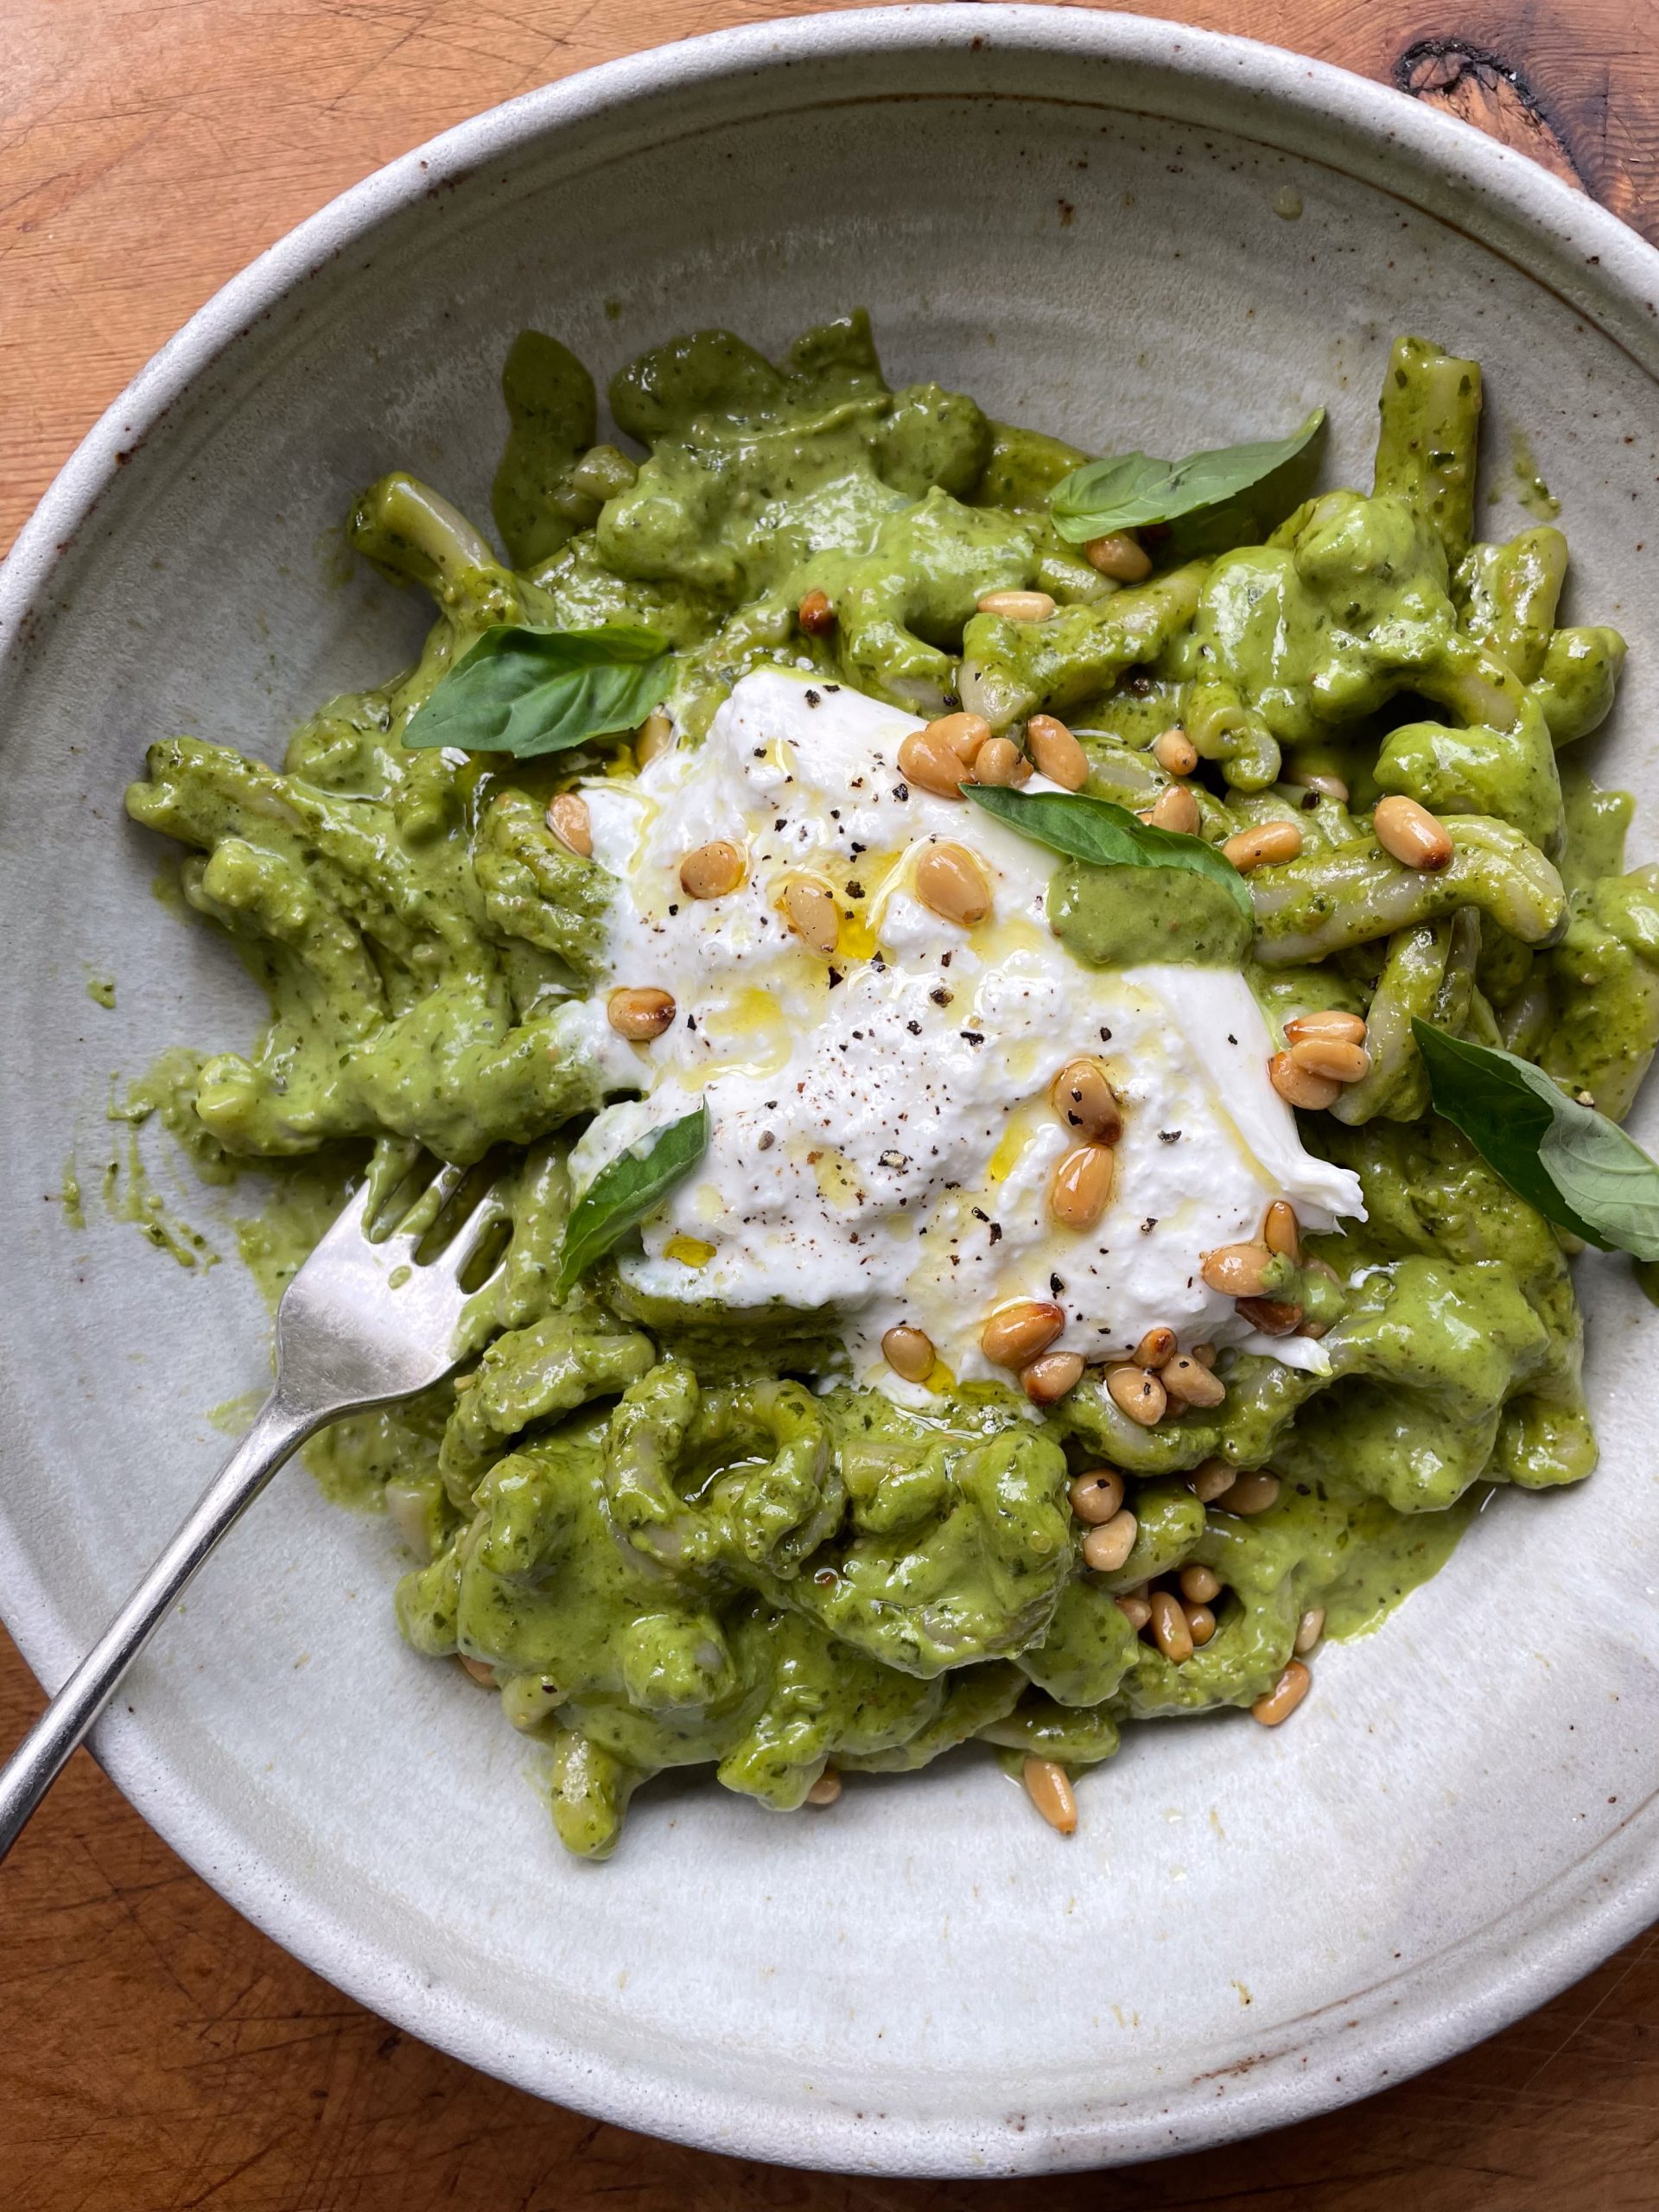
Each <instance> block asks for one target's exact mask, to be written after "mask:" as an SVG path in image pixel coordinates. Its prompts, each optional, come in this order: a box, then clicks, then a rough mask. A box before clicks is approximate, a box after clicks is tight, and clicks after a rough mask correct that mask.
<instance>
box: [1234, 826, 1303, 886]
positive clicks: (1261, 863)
mask: <svg viewBox="0 0 1659 2212" xmlns="http://www.w3.org/2000/svg"><path fill="white" fill-rule="evenodd" d="M1301 849H1302V832H1301V828H1300V824H1299V823H1294V822H1258V823H1256V825H1255V829H1241V830H1240V831H1239V832H1238V835H1237V836H1236V837H1229V838H1228V840H1227V842H1225V844H1224V845H1223V847H1222V852H1223V854H1224V855H1225V857H1226V858H1227V859H1228V860H1230V861H1231V862H1232V864H1233V866H1234V867H1235V868H1242V869H1243V870H1244V871H1245V872H1246V873H1247V874H1248V873H1249V870H1250V869H1251V868H1272V867H1273V866H1274V865H1275V864H1276V863H1277V862H1278V861H1294V859H1295V857H1296V855H1297V854H1298V853H1300V851H1301Z"/></svg>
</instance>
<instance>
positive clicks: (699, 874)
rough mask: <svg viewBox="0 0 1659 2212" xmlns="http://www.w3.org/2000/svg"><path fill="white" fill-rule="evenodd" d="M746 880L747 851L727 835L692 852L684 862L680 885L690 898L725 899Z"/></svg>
mask: <svg viewBox="0 0 1659 2212" xmlns="http://www.w3.org/2000/svg"><path fill="white" fill-rule="evenodd" d="M742 880H743V855H742V854H741V852H740V851H739V850H738V849H737V847H736V846H735V845H733V844H729V843H728V842H727V840H726V839H725V838H724V837H714V838H711V839H710V840H709V842H708V844H706V845H699V846H697V847H696V849H695V850H694V851H691V852H689V853H688V854H687V855H686V856H685V858H684V859H683V861H681V862H680V888H681V890H682V891H683V892H684V893H685V895H686V897H687V898H688V899H723V898H725V896H726V895H727V893H728V892H731V891H735V890H736V888H737V887H738V885H739V884H740V883H741V882H742Z"/></svg>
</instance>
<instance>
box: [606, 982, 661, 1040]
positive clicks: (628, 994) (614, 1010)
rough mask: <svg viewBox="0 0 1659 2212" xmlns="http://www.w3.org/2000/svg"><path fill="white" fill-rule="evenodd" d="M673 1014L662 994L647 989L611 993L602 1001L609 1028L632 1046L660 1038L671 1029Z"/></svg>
mask: <svg viewBox="0 0 1659 2212" xmlns="http://www.w3.org/2000/svg"><path fill="white" fill-rule="evenodd" d="M676 1012H677V1008H676V1007H675V1004H674V1001H673V1000H672V999H671V997H670V996H669V995H668V993H667V992H666V991H658V990H654V989H652V988H649V987H646V988H641V989H623V990H620V991H613V992H612V993H611V995H610V996H609V998H608V999H607V1000H606V1001H605V1017H606V1020H607V1021H608V1022H609V1023H610V1025H611V1027H612V1028H613V1029H614V1030H615V1032H616V1033H617V1035H618V1036H619V1037H630V1038H632V1040H633V1042H634V1043H635V1044H636V1045H643V1044H645V1042H646V1041H647V1039H650V1038H652V1037H660V1036H661V1035H662V1033H663V1032H664V1029H667V1028H670V1027H671V1026H672V1024H673V1020H674V1016H675V1014H676Z"/></svg>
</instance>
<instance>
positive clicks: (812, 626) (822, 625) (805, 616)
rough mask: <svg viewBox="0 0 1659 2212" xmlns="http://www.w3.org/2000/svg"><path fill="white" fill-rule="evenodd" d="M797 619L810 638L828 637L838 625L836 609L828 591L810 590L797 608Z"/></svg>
mask: <svg viewBox="0 0 1659 2212" xmlns="http://www.w3.org/2000/svg"><path fill="white" fill-rule="evenodd" d="M795 620H797V621H798V623H799V624H800V626H801V627H802V629H803V630H804V631H805V632H806V634H807V636H808V637H809V638H827V637H828V636H829V632H831V631H832V630H833V629H834V628H835V626H836V610H835V608H834V607H832V606H831V604H830V601H829V593H828V592H827V591H818V590H817V589H816V588H815V589H813V590H811V591H810V592H808V593H807V594H806V596H805V598H804V600H803V601H801V603H800V605H799V606H798V607H797V608H796V610H795Z"/></svg>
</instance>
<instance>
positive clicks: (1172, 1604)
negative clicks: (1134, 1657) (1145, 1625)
mask: <svg viewBox="0 0 1659 2212" xmlns="http://www.w3.org/2000/svg"><path fill="white" fill-rule="evenodd" d="M1152 1632H1153V1634H1154V1636H1155V1637H1157V1639H1158V1649H1160V1651H1161V1652H1162V1653H1163V1655H1164V1656H1165V1658H1166V1659H1169V1660H1173V1662H1174V1663H1175V1665H1176V1666H1178V1667H1179V1666H1180V1665H1181V1664H1182V1663H1183V1662H1185V1661H1186V1660H1188V1659H1190V1658H1191V1657H1192V1630H1190V1629H1189V1628H1188V1627H1187V1624H1186V1615H1185V1611H1183V1610H1182V1606H1181V1601H1180V1599H1179V1598H1176V1597H1173V1596H1172V1595H1171V1593H1170V1592H1168V1591H1167V1590H1154V1592H1153V1593H1152Z"/></svg>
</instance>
